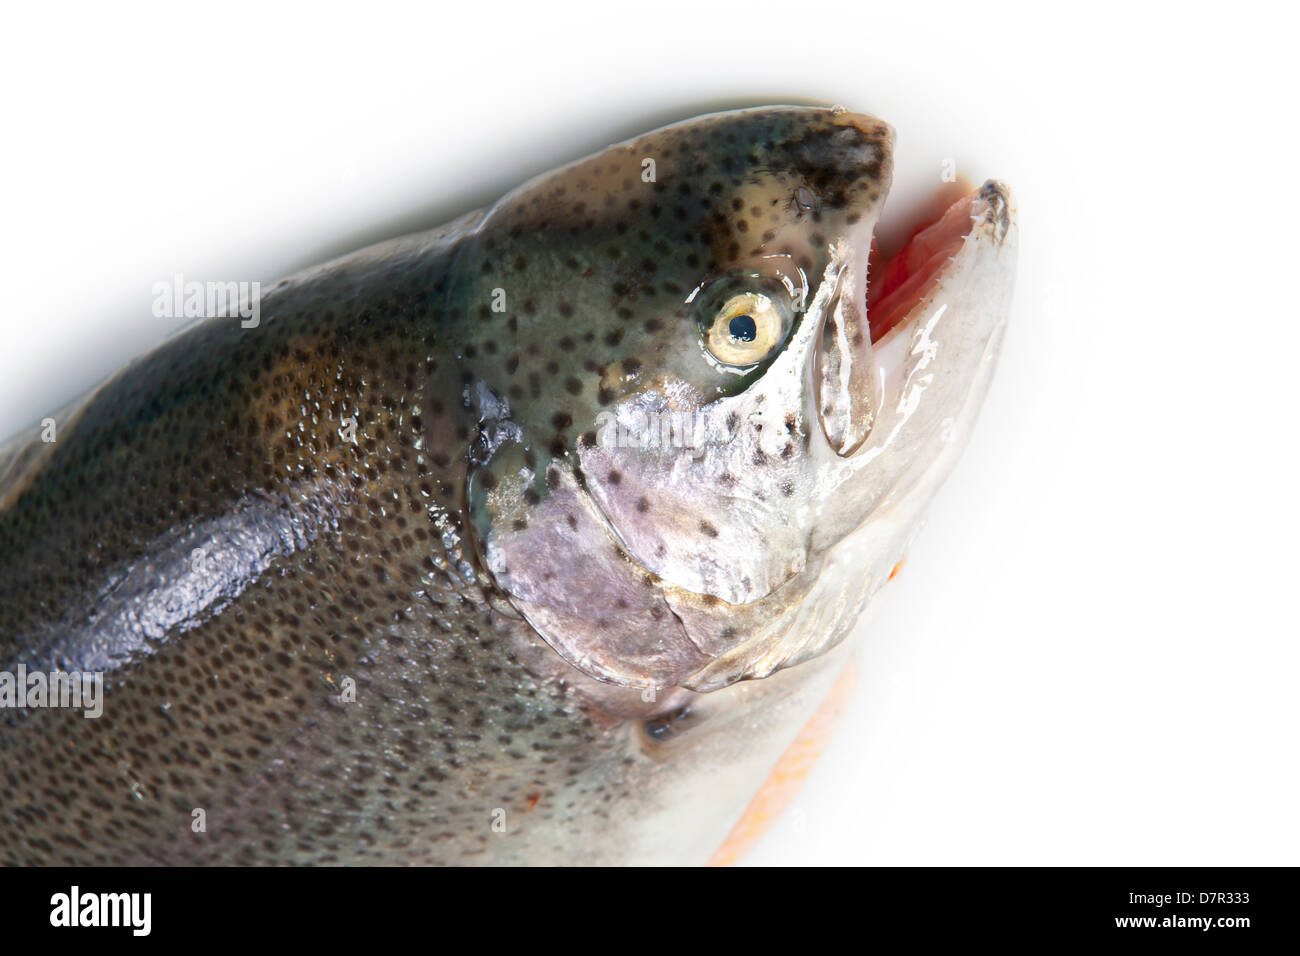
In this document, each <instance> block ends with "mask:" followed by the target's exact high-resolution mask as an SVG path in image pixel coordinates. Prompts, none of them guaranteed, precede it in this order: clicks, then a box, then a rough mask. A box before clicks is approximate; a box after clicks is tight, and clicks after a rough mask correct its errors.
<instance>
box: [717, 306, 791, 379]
mask: <svg viewBox="0 0 1300 956" xmlns="http://www.w3.org/2000/svg"><path fill="white" fill-rule="evenodd" d="M786 325H787V323H786V320H785V316H784V314H783V313H782V311H781V310H780V309H779V308H778V307H777V304H776V303H775V302H774V301H773V300H772V298H771V297H770V296H768V295H764V294H763V293H761V292H745V293H742V294H740V295H733V296H732V297H731V298H729V299H727V301H726V302H724V303H723V305H722V307H721V308H720V309H719V310H718V311H717V313H716V314H715V315H714V317H713V322H712V324H710V325H709V327H708V331H707V333H706V337H705V343H704V344H705V347H706V348H707V349H708V350H709V354H710V355H712V356H713V357H714V358H715V359H717V360H718V361H719V362H722V363H723V364H724V365H740V366H745V365H755V364H757V363H758V362H761V361H763V359H765V358H767V357H768V356H769V355H771V354H772V353H773V352H774V351H775V350H776V349H777V348H778V347H779V346H780V345H781V342H782V341H783V340H784V339H785V333H786Z"/></svg>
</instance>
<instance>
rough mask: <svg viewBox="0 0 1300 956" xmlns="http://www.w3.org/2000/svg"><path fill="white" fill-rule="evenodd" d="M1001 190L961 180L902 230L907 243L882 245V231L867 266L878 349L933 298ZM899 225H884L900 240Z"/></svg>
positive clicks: (947, 187) (941, 192)
mask: <svg viewBox="0 0 1300 956" xmlns="http://www.w3.org/2000/svg"><path fill="white" fill-rule="evenodd" d="M1001 189H1002V187H1001V186H1000V185H999V184H997V183H993V182H989V183H986V184H985V185H984V186H983V187H981V188H979V189H976V188H975V187H974V185H973V184H972V183H971V182H970V180H968V179H966V178H965V177H958V179H957V181H956V182H952V183H948V184H946V185H944V186H943V187H941V188H940V189H939V190H937V191H936V192H935V193H934V194H933V195H932V196H931V197H930V199H929V200H928V201H927V202H926V203H925V205H924V207H923V208H922V209H921V210H920V211H919V213H918V215H917V216H916V217H915V219H913V221H912V222H911V223H909V224H908V225H907V226H906V227H905V228H904V229H903V230H902V235H903V236H905V237H906V238H905V239H904V240H903V241H902V242H901V243H900V242H899V241H898V239H897V238H895V239H892V240H891V239H889V238H885V239H880V238H879V236H880V235H881V230H880V229H879V228H878V229H877V230H876V234H875V235H873V236H872V239H871V253H870V256H869V257H868V260H867V317H868V321H869V322H870V326H871V341H872V342H873V343H874V342H879V341H880V340H881V339H882V338H884V336H885V335H886V334H887V333H888V332H889V331H890V330H891V329H893V328H894V327H895V326H897V325H898V324H899V323H900V322H902V321H903V320H904V319H906V318H907V316H908V315H910V314H911V313H912V311H913V310H914V309H915V308H916V307H917V305H919V304H920V303H921V302H922V301H923V300H924V299H925V298H926V297H927V296H928V295H929V294H930V292H931V291H932V290H933V289H934V287H935V285H936V284H937V283H938V281H939V278H940V276H941V275H942V274H943V272H944V269H945V268H946V267H947V266H948V264H949V263H951V262H952V260H953V258H954V257H955V256H956V255H957V253H958V252H959V251H960V250H961V247H962V243H964V242H965V241H966V237H967V236H968V235H969V234H970V232H971V230H972V229H973V228H974V226H975V224H976V223H977V222H979V221H980V220H981V219H982V218H983V217H984V216H985V215H986V214H987V213H988V205H989V202H990V199H991V194H992V193H997V194H999V195H1000V194H1001ZM898 225H899V224H898V223H889V222H887V221H886V222H884V226H885V230H884V231H885V234H886V235H888V234H889V233H890V232H891V231H892V232H894V233H895V234H897V233H898V230H897V228H896V227H897V226H898ZM891 227H894V228H892V229H891Z"/></svg>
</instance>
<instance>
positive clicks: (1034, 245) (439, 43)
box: [0, 0, 1300, 864]
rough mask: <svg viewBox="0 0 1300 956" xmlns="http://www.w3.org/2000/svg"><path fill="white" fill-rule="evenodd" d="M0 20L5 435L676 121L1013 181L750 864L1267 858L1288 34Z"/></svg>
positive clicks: (1239, 13)
mask: <svg viewBox="0 0 1300 956" xmlns="http://www.w3.org/2000/svg"><path fill="white" fill-rule="evenodd" d="M1066 9H1067V10H1068V11H1069V12H1059V11H1057V10H1056V9H1052V8H1049V5H1046V4H1034V3H1025V4H995V3H987V2H971V3H966V4H961V5H945V4H942V3H936V2H933V0H927V2H924V3H917V4H900V3H896V2H890V3H886V4H879V5H873V4H870V3H862V2H854V3H851V4H817V3H803V4H794V3H788V2H786V3H757V2H752V0H750V2H746V3H743V4H728V5H727V9H726V11H725V12H724V11H723V10H721V9H717V8H714V7H712V6H708V5H706V4H704V3H701V2H693V3H687V4H681V5H677V4H671V3H665V2H661V0H655V2H651V3H645V4H622V3H609V2H599V3H590V4H585V5H578V6H573V7H566V6H565V5H563V4H557V3H545V4H531V3H530V4H520V5H517V6H515V5H512V4H509V3H470V2H466V3H445V4H428V5H421V6H420V7H419V8H418V9H406V8H389V7H388V6H387V5H385V4H382V3H375V2H369V0H368V2H366V3H364V4H349V5H347V6H346V8H344V9H343V10H341V11H339V12H337V13H331V12H329V11H328V10H327V8H325V7H323V6H322V5H319V4H312V5H310V6H307V7H304V8H302V9H297V10H285V11H284V12H274V11H273V10H271V9H269V5H268V4H264V3H256V4H252V5H247V6H245V5H241V4H238V3H229V2H222V3H219V4H212V5H211V6H210V7H209V8H208V10H209V12H207V13H196V12H191V11H190V10H189V9H188V8H185V9H184V10H183V9H181V8H179V7H177V6H176V5H174V4H167V5H161V6H159V7H157V8H154V9H145V10H141V11H139V12H135V13H131V12H124V11H123V10H122V8H121V7H120V6H119V5H116V4H114V5H105V6H101V7H97V8H88V9H82V10H80V11H77V12H69V11H66V10H55V9H48V10H46V9H42V10H41V12H39V13H33V12H32V5H27V6H25V7H24V8H23V12H21V13H15V12H9V13H7V15H6V18H7V21H8V22H7V23H6V25H5V27H4V29H3V36H2V38H0V91H2V92H0V130H2V131H3V132H2V135H3V139H2V140H0V142H2V143H3V149H2V150H0V196H2V197H3V202H2V203H0V208H2V209H3V213H2V214H3V229H2V230H0V277H2V278H3V298H0V435H3V434H8V433H10V432H12V431H14V430H16V429H18V428H19V427H22V426H26V425H29V424H31V423H32V422H34V421H35V420H37V419H39V418H40V417H42V416H43V415H44V414H46V413H47V412H49V411H51V410H53V409H54V408H55V407H56V406H58V405H60V404H61V403H62V402H63V401H65V400H67V399H70V398H72V397H73V396H74V395H76V394H78V393H80V392H81V391H83V390H84V389H85V388H86V387H88V386H89V385H91V384H92V383H93V382H95V381H96V380H97V379H99V378H101V377H103V376H104V375H107V374H109V373H111V372H112V371H114V370H115V369H116V368H118V367H119V366H120V365H121V364H122V363H123V362H125V361H126V360H127V359H129V358H131V357H132V356H135V355H137V354H139V353H140V352H142V351H144V350H145V349H147V348H148V347H149V346H150V345H151V344H153V343H155V342H157V341H159V340H160V339H162V338H163V337H165V336H166V335H168V334H169V333H170V332H172V331H173V330H174V328H175V326H174V325H173V324H172V323H170V322H168V321H167V320H161V319H155V318H153V317H152V315H151V314H150V303H151V299H152V293H151V287H152V284H153V283H154V282H155V281H159V280H165V279H167V278H169V277H170V276H171V275H172V274H173V273H175V272H183V273H185V274H186V275H187V276H190V277H194V278H221V279H231V278H247V279H260V280H264V281H270V280H273V279H275V278H277V277H279V276H281V275H283V274H285V273H287V272H288V271H290V270H293V269H296V268H298V267H300V266H303V265H306V264H310V263H312V262H314V261H318V260H320V259H322V258H325V257H327V256H330V255H333V254H335V253H338V252H343V251H347V250H348V249H350V248H353V247H356V246H359V245H361V244H364V243H366V242H369V241H372V240H375V239H378V238H383V237H386V236H389V235H393V234H398V233H401V232H404V231H409V230H411V229H415V228H419V227H423V226H426V225H432V224H435V223H437V222H439V221H442V220H444V219H446V218H450V216H452V215H453V214H456V213H458V212H460V211H463V210H466V209H469V208H472V207H474V206H476V205H480V204H482V203H484V202H486V201H488V200H490V199H492V198H495V197H496V196H497V195H498V194H500V193H502V192H504V191H505V190H506V189H508V188H510V187H511V186H513V185H515V184H517V183H518V182H519V181H521V180H523V179H524V178H526V177H528V176H531V175H533V174H535V173H537V172H541V171H543V170H545V169H547V168H550V167H552V166H554V165H556V164H558V163H560V162H563V161H567V160H569V159H572V158H576V157H577V156H580V155H582V154H584V153H586V152H589V151H591V150H592V149H596V148H599V147H601V146H604V145H605V144H607V143H609V142H612V141H614V140H618V139H622V138H624V137H626V136H628V135H632V134H634V133H637V132H640V131H643V130H644V129H646V128H649V127H652V126H655V125H659V124H661V123H663V122H668V121H672V120H675V119H680V118H684V117H686V116H689V115H691V114H694V113H697V112H704V111H707V110H711V109H716V108H721V107H725V106H731V105H751V104H755V103H759V102H763V101H768V102H789V101H794V100H800V101H809V100H812V101H818V102H824V103H826V104H830V103H843V104H845V105H847V106H849V107H850V108H853V109H857V110H862V111H866V112H871V113H874V114H876V115H878V116H880V117H881V118H883V119H886V120H888V121H889V122H890V123H892V124H893V125H894V126H895V127H896V128H897V131H898V151H897V165H898V176H897V182H896V188H895V194H894V197H893V199H892V200H891V206H892V208H893V210H894V212H895V213H897V211H898V210H899V209H904V208H906V206H907V205H908V203H909V202H914V201H915V200H916V197H917V196H918V195H919V194H920V193H921V192H922V191H924V190H925V189H928V188H930V187H931V186H932V185H933V184H934V183H935V182H936V181H937V178H938V170H939V168H940V164H941V163H942V162H943V160H945V159H947V158H953V159H955V160H956V161H957V163H958V165H959V168H960V169H961V170H962V171H963V172H965V173H966V174H968V175H969V176H971V177H972V178H974V179H976V180H977V181H978V180H980V179H982V178H984V177H986V176H997V177H1000V178H1003V179H1005V180H1007V181H1008V182H1009V183H1010V184H1011V185H1012V187H1013V189H1014V190H1015V194H1016V197H1017V200H1018V204H1019V210H1020V226H1021V268H1020V282H1019V287H1018V291H1017V300H1016V306H1015V313H1014V317H1013V325H1012V328H1011V332H1010V334H1009V336H1008V338H1007V343H1006V348H1005V351H1004V354H1003V358H1002V364H1001V368H1000V371H999V376H998V378H997V380H996V381H995V383H994V387H993V391H992V393H991V395H990V397H989V400H988V402H987V404H986V406H985V409H984V413H983V417H982V420H981V422H980V425H979V427H978V429H977V430H976V433H975V437H974V440H973V443H972V445H971V447H970V449H969V451H968V452H967V455H966V457H965V459H964V460H963V462H962V464H961V466H960V467H959V468H958V470H957V472H956V473H955V474H954V476H953V477H952V479H951V480H950V481H949V483H948V485H947V486H946V487H945V489H944V491H943V492H942V494H941V496H940V498H939V499H938V501H937V502H936V505H935V507H934V509H933V512H932V515H931V520H930V524H929V526H928V528H927V529H926V531H925V532H924V533H923V535H922V536H921V538H920V539H919V541H918V544H917V545H916V547H915V549H914V551H913V553H912V555H911V560H910V561H909V563H908V565H907V567H906V568H905V570H904V571H903V573H902V574H901V575H900V576H899V578H898V579H897V580H896V581H895V582H894V584H893V585H891V587H890V588H889V589H888V591H887V593H886V594H885V595H883V596H882V598H881V600H880V602H879V604H878V606H877V607H876V609H875V612H874V614H873V616H872V618H871V620H870V621H869V622H868V626H866V627H865V628H864V629H863V630H864V633H863V635H862V649H861V659H862V664H863V679H862V682H861V685H860V689H859V691H858V694H857V697H856V700H855V703H854V705H853V708H852V710H851V712H850V714H849V717H848V721H847V724H846V725H845V726H844V727H843V728H842V730H841V732H840V734H839V735H838V736H837V737H836V738H835V740H834V742H833V744H832V745H831V747H830V749H829V750H828V752H827V754H826V756H825V757H824V758H823V760H822V762H821V763H820V764H819V765H818V767H817V768H816V769H815V770H814V772H813V773H812V775H811V777H810V779H809V783H808V785H807V787H806V789H805V790H804V792H803V794H802V795H801V797H800V798H799V800H798V802H797V804H796V807H795V811H794V813H792V814H791V815H788V816H787V817H786V818H784V819H783V821H782V822H780V823H779V824H778V825H777V827H776V829H775V830H774V831H773V833H772V834H771V835H770V837H769V839H768V840H767V841H766V842H765V843H764V844H762V845H761V846H760V848H759V849H758V850H757V851H756V852H755V853H754V854H753V855H752V856H751V858H750V860H751V862H755V863H760V862H761V863H786V862H814V863H894V864H935V863H961V864H965V863H994V864H1001V863H1048V864H1137V863H1144V864H1190V863H1203V864H1228V863H1235V864H1261V863H1274V864H1279V863H1288V864H1296V863H1300V852H1298V851H1300V826H1298V824H1297V783H1298V782H1300V773H1298V771H1297V753H1296V736H1297V734H1296V732H1297V709H1298V708H1297V703H1296V699H1297V692H1296V685H1297V682H1298V681H1300V667H1298V665H1300V659H1298V655H1297V642H1296V638H1297V624H1296V613H1295V610H1296V601H1295V597H1294V595H1295V591H1296V587H1297V579H1296V570H1297V561H1296V552H1295V547H1296V535H1297V530H1300V529H1298V527H1297V525H1298V522H1297V507H1296V478H1297V468H1296V452H1295V447H1294V442H1295V438H1296V424H1295V422H1296V417H1295V408H1296V404H1297V402H1296V390H1297V378H1298V376H1297V370H1296V365H1297V357H1298V356H1300V315H1298V312H1300V310H1298V309H1297V307H1296V300H1295V294H1296V275H1297V270H1296V260H1297V255H1296V254H1297V251H1298V250H1297V221H1298V217H1297V208H1296V207H1297V202H1296V192H1297V185H1296V179H1297V169H1296V165H1297V162H1298V161H1300V149H1298V148H1297V147H1298V145H1300V144H1298V142H1297V135H1296V132H1295V130H1296V122H1295V114H1296V110H1295V103H1294V98H1295V94H1296V90H1297V86H1298V84H1297V78H1296V76H1295V74H1294V72H1293V71H1292V70H1291V69H1290V68H1289V67H1286V66H1284V65H1285V64H1288V63H1290V62H1293V61H1294V51H1293V49H1292V41H1293V38H1294V30H1295V24H1294V23H1293V22H1292V23H1281V22H1278V21H1277V20H1274V19H1272V18H1271V17H1270V16H1268V15H1266V14H1264V13H1263V12H1261V11H1260V10H1258V9H1257V8H1253V7H1251V6H1249V5H1246V4H1241V3H1235V4H1231V5H1224V4H1215V5H1213V6H1211V7H1208V8H1207V9H1206V12H1197V11H1196V9H1195V7H1194V6H1193V5H1190V4H1180V5H1174V6H1171V7H1170V8H1169V10H1168V11H1167V12H1154V11H1149V12H1144V10H1143V8H1142V7H1140V6H1139V5H1137V4H1122V5H1116V6H1113V7H1106V6H1104V5H1101V4H1096V3H1091V4H1084V5H1069V6H1068V7H1067V8H1066Z"/></svg>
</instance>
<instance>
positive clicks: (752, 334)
mask: <svg viewBox="0 0 1300 956" xmlns="http://www.w3.org/2000/svg"><path fill="white" fill-rule="evenodd" d="M727 331H728V332H730V333H731V337H732V338H733V339H735V340H736V341H737V342H752V341H754V339H756V338H758V326H757V325H756V324H755V323H754V317H753V316H751V315H738V316H736V317H735V318H733V319H732V320H731V322H730V324H729V325H728V326H727Z"/></svg>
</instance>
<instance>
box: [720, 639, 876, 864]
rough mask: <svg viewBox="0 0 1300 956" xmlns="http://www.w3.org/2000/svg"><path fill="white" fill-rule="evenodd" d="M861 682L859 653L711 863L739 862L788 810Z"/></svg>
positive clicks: (849, 660)
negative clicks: (859, 677)
mask: <svg viewBox="0 0 1300 956" xmlns="http://www.w3.org/2000/svg"><path fill="white" fill-rule="evenodd" d="M857 684H858V661H857V657H856V655H851V656H850V657H849V659H848V662H847V663H846V664H845V665H844V670H842V671H841V672H840V676H839V677H838V678H836V680H835V684H834V686H833V687H831V691H830V693H829V694H827V695H826V699H825V700H824V701H822V703H821V706H820V707H818V708H817V712H816V713H815V714H813V715H812V717H810V718H808V723H806V724H804V726H803V729H802V730H801V731H799V736H798V737H796V738H795V739H794V743H792V744H790V746H789V747H787V748H786V751H785V753H783V754H781V757H780V759H779V760H777V762H776V766H775V767H773V768H772V774H771V776H769V777H768V778H767V780H766V781H765V782H764V783H763V786H761V787H759V789H758V792H757V793H756V794H754V798H753V799H752V800H750V801H749V805H748V806H747V807H745V812H744V813H742V814H741V816H740V819H739V820H738V821H737V822H736V825H735V826H734V827H732V828H731V832H730V833H729V834H727V838H726V839H725V840H724V841H723V842H722V846H720V847H718V849H717V850H715V851H714V853H713V856H711V857H710V858H709V862H708V865H709V866H730V865H732V864H733V863H735V862H736V861H737V860H739V859H740V858H741V857H742V856H744V855H745V854H746V853H748V852H749V850H750V849H751V848H752V847H753V846H754V844H755V843H757V842H758V841H759V839H760V838H761V837H762V836H763V834H765V833H766V832H767V831H768V830H769V829H770V828H771V826H772V824H774V823H775V822H776V820H777V818H778V817H779V816H781V814H782V813H783V812H785V809H786V807H788V806H789V805H790V802H791V801H792V800H794V798H795V796H796V795H797V794H798V793H799V789H800V788H801V787H802V786H803V782H804V778H805V777H806V776H807V775H808V771H809V770H811V769H812V767H813V764H815V763H816V762H817V758H818V757H820V756H821V755H822V751H824V750H825V749H826V744H827V743H829V742H830V739H831V734H832V733H834V732H835V728H836V726H837V725H838V724H839V721H840V717H841V716H843V714H844V711H845V710H846V709H847V708H848V704H849V700H850V699H851V698H852V697H853V690H854V688H855V687H857Z"/></svg>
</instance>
